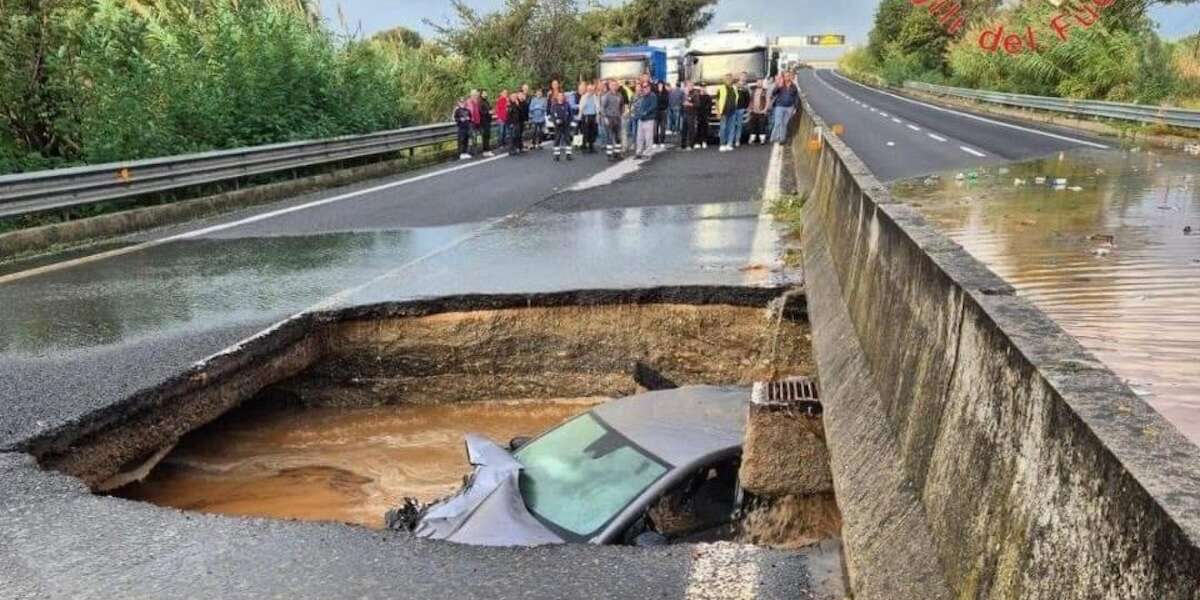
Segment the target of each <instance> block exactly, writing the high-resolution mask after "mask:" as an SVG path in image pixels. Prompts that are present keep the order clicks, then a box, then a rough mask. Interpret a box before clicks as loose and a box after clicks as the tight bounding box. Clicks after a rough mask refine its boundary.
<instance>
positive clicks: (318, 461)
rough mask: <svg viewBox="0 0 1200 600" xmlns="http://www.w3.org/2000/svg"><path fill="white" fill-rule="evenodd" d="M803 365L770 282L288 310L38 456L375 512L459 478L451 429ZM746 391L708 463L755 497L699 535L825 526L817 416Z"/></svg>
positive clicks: (543, 417)
mask: <svg viewBox="0 0 1200 600" xmlns="http://www.w3.org/2000/svg"><path fill="white" fill-rule="evenodd" d="M814 371H815V367H814V362H813V359H812V354H811V347H810V341H809V326H808V322H807V318H806V312H805V306H804V297H803V295H802V294H798V293H794V292H789V291H787V290H784V289H774V288H669V289H665V288H664V289H655V290H629V291H600V292H568V293H561V294H542V295H517V296H472V297H458V298H445V299H434V300H420V301H413V302H409V303H395V304H388V305H380V306H374V307H360V308H355V309H347V310H344V311H332V312H327V313H320V314H314V315H306V316H304V317H302V318H300V319H299V320H298V321H296V322H289V323H285V324H284V325H282V326H279V327H276V328H274V329H273V330H271V331H269V332H267V333H265V334H263V335H261V336H259V337H257V338H255V339H252V340H249V341H247V342H246V343H244V344H242V345H240V346H239V347H237V348H235V349H232V350H231V351H230V352H227V353H225V354H222V355H220V356H218V357H214V359H212V360H210V361H208V362H207V363H206V364H204V365H200V366H198V367H197V368H196V369H195V370H193V372H191V373H188V374H187V375H186V376H184V377H181V378H179V379H178V380H177V381H174V382H172V383H170V384H167V385H164V386H163V387H162V388H160V389H158V390H154V391H153V392H152V393H149V394H147V395H145V396H144V397H141V398H138V399H132V400H131V401H130V402H129V403H128V405H127V406H124V407H122V409H121V410H122V411H123V412H124V414H123V415H118V416H115V417H111V418H109V419H107V420H103V421H98V422H96V423H93V424H91V425H90V426H89V427H81V428H80V431H77V432H76V435H75V439H72V440H46V441H43V442H42V443H43V445H44V447H43V448H42V451H41V452H40V453H39V456H40V460H41V463H42V464H43V466H46V467H49V468H53V469H56V470H59V471H64V472H67V473H70V474H72V475H75V476H76V477H79V478H80V479H82V480H83V481H85V482H86V483H87V484H88V485H89V486H91V487H92V489H93V490H94V491H96V492H97V493H103V494H107V495H111V496H116V497H120V498H125V499H129V500H137V501H144V502H149V503H153V504H157V505H160V506H166V507H173V508H177V509H182V510H189V511H200V512H207V513H217V514H225V515H233V516H250V517H268V518H283V519H300V520H312V521H332V522H341V523H348V524H352V525H358V526H363V527H370V528H382V527H384V526H385V516H384V515H385V513H386V512H387V511H388V510H389V509H392V508H395V507H397V506H400V505H401V504H403V503H404V501H405V499H406V498H412V499H414V500H416V501H417V502H418V503H429V502H433V501H435V500H437V499H439V498H444V497H446V496H448V495H451V494H454V493H455V492H456V490H458V489H459V488H460V487H461V486H462V485H463V483H464V480H465V479H466V478H467V477H468V476H469V475H470V474H471V472H472V467H471V465H470V464H468V462H467V456H466V453H465V451H464V441H463V440H464V435H465V434H467V433H477V434H482V435H483V436H485V437H486V438H488V439H490V440H492V441H494V442H496V443H497V445H498V446H502V447H505V448H508V447H509V444H510V440H511V439H513V438H529V437H534V436H537V435H538V434H540V433H542V432H544V431H547V430H549V429H552V428H554V427H556V426H558V425H560V424H562V423H564V422H566V421H568V420H570V419H572V418H573V417H576V416H577V415H580V414H582V413H585V412H588V411H589V410H591V409H593V408H594V407H597V406H598V405H600V404H602V403H605V402H608V401H610V400H612V399H617V398H626V397H630V396H633V395H637V394H639V393H644V392H646V391H648V390H664V389H674V388H681V389H687V388H688V386H698V385H710V386H711V385H719V386H745V389H746V393H747V395H749V394H750V389H751V387H750V386H752V385H753V384H754V383H755V382H763V381H777V380H789V379H795V378H814V377H815V372H814ZM810 404H811V403H810ZM746 406H747V409H746V410H747V412H748V413H749V417H748V418H747V425H746V429H747V434H746V442H745V443H746V447H745V449H744V451H742V450H739V453H738V455H737V456H733V457H730V458H728V460H726V461H725V462H724V463H722V465H725V466H729V465H732V468H733V469H734V471H735V472H736V471H737V470H738V469H739V468H740V472H741V473H742V478H743V479H744V480H745V481H746V482H747V484H746V485H745V487H746V488H747V489H752V490H753V494H749V493H747V492H745V491H744V490H743V491H740V492H739V494H744V495H748V496H749V497H750V499H751V500H752V502H748V503H747V504H746V505H745V506H744V507H743V509H742V510H741V512H740V513H739V523H738V524H737V525H736V526H730V527H728V528H724V529H722V530H721V532H720V533H719V534H718V535H717V538H714V539H738V540H740V541H745V542H751V543H761V544H766V545H774V546H782V547H802V546H805V545H810V544H812V543H815V542H819V541H821V540H825V539H829V538H835V537H837V534H838V531H839V529H840V516H839V514H838V512H837V507H836V500H835V498H834V497H833V493H832V484H831V481H829V476H828V468H829V467H828V456H827V454H823V452H825V451H824V445H823V431H822V430H821V426H820V419H819V414H818V415H814V414H813V412H812V409H811V406H809V407H808V408H807V409H806V410H804V411H789V410H787V409H786V408H785V409H780V408H779V407H778V406H774V407H770V406H767V407H764V408H762V411H761V414H758V415H755V414H754V412H753V411H754V409H753V408H751V404H749V403H747V405H746ZM796 440H810V441H815V442H816V444H817V446H819V449H818V450H816V451H812V450H811V449H812V448H814V447H817V446H813V445H812V444H810V445H809V446H807V448H808V450H804V449H800V450H796V449H795V448H794V447H796V446H798V443H797V442H796ZM799 445H801V446H802V445H803V444H799ZM513 448H515V446H513ZM721 468H722V467H721V466H720V465H717V466H714V467H713V468H712V469H711V470H710V471H709V467H707V466H705V467H704V469H705V470H706V472H709V473H710V474H708V475H700V476H699V477H700V479H701V480H705V479H712V478H716V477H717V476H718V475H719V473H718V471H719V470H720V469H721ZM814 474H815V475H814ZM754 482H758V483H754ZM751 483H754V485H753V486H752V485H751ZM690 485H691V486H692V488H695V487H697V484H696V482H695V481H693V482H692V483H691V484H690ZM754 486H757V487H754ZM738 489H739V490H741V488H740V487H739V488H738ZM693 491H694V490H693ZM740 499H742V496H739V500H740ZM670 504H671V502H669V501H668V499H667V498H665V497H664V498H663V499H662V501H661V502H659V503H657V504H656V505H655V506H654V507H653V511H657V512H655V513H654V515H655V521H656V522H657V523H659V529H665V526H664V525H663V524H664V523H668V522H671V521H672V519H675V520H676V521H678V520H680V519H683V521H686V520H687V516H686V515H681V513H682V512H685V511H680V510H676V511H675V514H674V515H673V516H672V514H671V511H670V506H669V505H670ZM648 512H649V511H648ZM631 541H632V540H625V542H627V543H628V542H631ZM689 541H707V540H706V539H705V540H689Z"/></svg>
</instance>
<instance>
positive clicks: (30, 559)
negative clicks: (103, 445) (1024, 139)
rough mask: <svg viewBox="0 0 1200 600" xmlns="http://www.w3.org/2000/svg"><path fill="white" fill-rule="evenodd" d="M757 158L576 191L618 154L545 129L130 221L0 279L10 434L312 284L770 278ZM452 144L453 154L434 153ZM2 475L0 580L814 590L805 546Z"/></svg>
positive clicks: (428, 289)
mask: <svg viewBox="0 0 1200 600" xmlns="http://www.w3.org/2000/svg"><path fill="white" fill-rule="evenodd" d="M767 161H768V151H767V149H766V148H746V149H743V150H742V151H740V152H738V153H735V154H732V155H730V154H723V155H718V154H717V153H716V152H707V153H703V154H701V153H691V154H685V153H681V152H674V151H669V152H664V153H662V154H659V155H658V156H656V157H655V158H654V159H653V160H651V161H649V162H647V163H645V164H643V165H641V167H640V168H639V169H637V170H633V171H632V172H629V173H625V174H623V175H622V176H620V177H619V178H617V179H616V181H615V182H612V183H609V184H607V185H601V186H597V187H589V188H587V189H579V190H574V191H567V189H568V188H570V187H571V186H573V185H576V184H578V183H579V182H581V181H585V180H588V179H589V178H592V177H593V176H595V175H597V174H599V173H601V172H602V171H605V170H606V169H608V168H609V167H610V164H609V163H607V162H606V161H605V160H604V159H603V157H583V158H581V159H579V160H576V161H575V162H573V163H566V164H555V163H553V162H552V161H550V160H549V156H548V155H547V154H545V153H543V154H541V155H537V154H535V155H532V156H526V157H520V158H501V159H497V160H494V161H490V162H481V163H479V164H473V165H471V166H468V167H465V168H461V169H458V167H460V166H461V165H453V166H446V165H443V166H441V167H434V168H431V169H428V170H426V171H423V172H417V173H408V174H405V175H402V176H398V177H396V178H395V179H392V180H382V181H380V180H377V181H372V182H367V183H364V184H360V185H356V186H351V187H346V188H339V189H336V190H329V191H325V192H321V193H314V194H310V195H306V196H304V197H300V198H295V199H292V200H289V201H285V202H280V203H276V204H273V205H269V206H264V207H257V208H252V209H247V210H243V211H238V212H235V213H230V214H227V215H223V216H221V217H219V218H212V219H207V220H203V221H199V222H195V223H190V224H188V225H185V226H176V227H171V228H164V229H161V230H157V231H154V232H150V233H146V234H139V235H135V236H130V237H128V238H124V239H122V240H119V241H117V242H116V243H109V244H106V245H105V247H104V248H103V249H104V250H111V249H113V248H124V249H126V250H129V249H133V250H134V251H128V252H127V253H124V254H120V255H117V256H112V257H109V258H104V259H102V260H92V261H85V262H82V263H81V264H73V265H69V266H64V267H63V268H57V269H54V270H51V271H49V272H45V273H40V274H37V275H33V276H29V277H23V278H19V279H16V280H12V281H7V282H4V283H0V306H2V307H4V308H3V317H4V318H3V319H2V320H0V372H3V373H4V377H3V378H2V379H0V398H3V402H0V448H7V449H9V450H12V449H14V448H17V447H19V446H20V445H21V444H22V442H24V441H26V440H29V439H31V438H32V437H36V436H38V435H40V434H46V433H47V432H53V431H54V430H55V429H56V428H61V427H66V426H69V425H70V424H72V423H76V422H79V421H81V420H86V419H87V418H88V416H89V415H92V414H96V413H97V412H98V411H103V410H104V409H106V408H110V407H112V406H114V405H116V404H117V403H119V402H120V401H121V399H123V398H127V397H129V396H131V395H132V394H134V393H135V392H137V391H139V390H145V389H149V388H152V387H154V386H155V385H157V384H159V383H161V382H163V381H166V380H168V379H169V378H171V377H173V376H176V375H178V374H179V373H181V372H183V371H184V370H186V369H187V368H188V366H190V365H192V364H194V363H196V362H197V361H201V360H203V359H205V358H206V357H209V356H211V355H213V354H215V353H218V352H220V351H221V350H223V349H225V348H228V347H230V346H232V345H234V344H236V343H238V342H239V341H241V340H244V339H246V338H248V337H250V336H252V335H254V334H256V333H258V332H260V331H262V330H264V329H265V328H267V327H270V326H271V325H272V324H274V323H277V322H279V321H281V320H283V319H286V318H288V317H289V316H291V315H293V314H296V313H297V312H301V311H305V310H307V309H310V308H312V307H314V306H317V305H322V306H347V305H360V304H369V303H374V302H382V301H396V300H404V299H411V298H417V297H427V296H433V295H442V294H449V293H461V292H476V293H483V292H539V291H557V290H568V289H579V288H602V287H606V288H640V287H649V286H656V285H700V284H721V285H767V284H769V283H778V280H777V278H778V277H779V276H778V275H772V274H771V273H770V272H764V271H763V270H761V269H753V270H749V271H747V270H745V267H747V266H751V265H757V264H766V263H772V262H773V261H774V260H775V258H776V256H777V250H776V246H775V243H776V241H775V240H776V234H775V231H774V228H773V225H772V223H771V221H770V219H769V218H767V217H765V216H764V215H763V214H762V213H761V202H759V200H758V199H759V198H760V197H761V190H762V185H763V180H764V176H765V174H766V167H767ZM447 168H453V169H458V170H454V171H452V172H450V173H445V174H441V175H438V173H440V172H442V171H444V170H446V169H447ZM426 176H427V177H426ZM422 177H424V178H422ZM414 178H417V179H418V180H416V181H411V182H409V183H402V184H401V183H398V182H405V181H410V180H412V179H414ZM389 186H390V187H389ZM330 200H332V201H330ZM324 201H330V202H328V203H325V204H320V205H312V206H310V205H311V204H313V203H320V202H324ZM287 210H292V212H286V213H283V214H278V213H280V212H281V211H287ZM166 238H171V241H168V242H165V243H163V242H162V240H164V239H166ZM145 244H148V245H147V246H145V247H143V246H139V245H145ZM86 254H87V253H86V252H84V253H80V252H74V253H72V254H71V255H70V256H64V260H75V259H78V258H79V257H80V256H83V255H86ZM50 263H53V261H52V260H51V261H46V260H43V261H41V264H50ZM12 271H13V269H10V270H9V271H8V272H10V273H11V272H12ZM0 482H2V485H0V597H3V598H5V599H7V598H43V597H46V598H110V597H124V598H262V597H281V598H514V597H522V598H564V597H576V598H592V597H605V598H678V597H693V598H721V597H759V598H797V597H799V598H804V597H810V596H809V592H807V591H806V590H807V589H808V584H807V577H808V576H807V572H808V570H807V569H806V567H805V561H806V559H805V558H804V557H802V556H800V555H798V554H795V553H787V552H774V551H766V550H762V549H756V548H751V547H741V546H734V545H722V546H716V547H711V546H708V547H705V546H700V547H692V546H687V547H684V546H680V547H667V548H658V549H634V548H595V547H589V546H562V547H553V548H539V549H532V550H530V549H522V550H518V549H502V548H474V547H463V546H456V545H451V544H445V543H438V542H423V541H414V540H411V539H409V538H407V537H406V536H403V535H400V534H393V533H388V532H379V531H372V530H367V529H362V528H358V527H353V526H348V525H337V524H319V523H300V522H290V521H273V520H266V519H240V518H229V517H219V516H209V515H200V514H193V513H185V512H181V511H177V510H173V509H164V508H159V507H154V506H151V505H148V504H143V503H138V502H131V501H127V500H122V499H117V498H110V497H103V496H96V495H93V494H91V493H89V491H88V490H87V489H86V487H84V486H83V485H82V484H80V483H79V482H78V481H77V480H74V479H73V478H70V477H67V476H62V475H57V474H52V473H47V472H44V471H42V470H40V469H39V468H38V467H37V466H36V464H34V463H33V461H32V459H30V458H29V457H28V456H26V455H24V454H21V453H19V452H10V453H8V454H3V453H0Z"/></svg>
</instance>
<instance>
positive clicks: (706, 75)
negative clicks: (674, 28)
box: [684, 23, 779, 131]
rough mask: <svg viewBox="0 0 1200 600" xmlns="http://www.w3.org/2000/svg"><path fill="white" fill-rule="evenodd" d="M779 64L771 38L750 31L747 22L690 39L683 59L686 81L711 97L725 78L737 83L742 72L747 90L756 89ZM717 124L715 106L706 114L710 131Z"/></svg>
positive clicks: (732, 24) (774, 71)
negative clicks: (747, 81)
mask: <svg viewBox="0 0 1200 600" xmlns="http://www.w3.org/2000/svg"><path fill="white" fill-rule="evenodd" d="M778 61H779V58H778V56H777V55H776V54H775V53H774V52H773V51H772V46H771V38H769V37H768V36H766V35H763V34H758V33H755V32H753V31H752V30H751V28H750V26H749V25H747V24H746V23H730V24H729V25H726V26H725V27H723V28H722V29H721V30H720V31H718V32H717V33H715V34H711V35H701V36H697V37H695V38H693V39H692V42H691V44H690V45H689V46H688V50H687V53H686V55H685V56H684V66H685V67H686V70H687V73H686V79H688V80H691V81H692V83H694V84H696V85H702V86H704V87H705V89H707V90H708V92H709V93H710V94H716V93H717V88H719V87H720V86H721V84H722V83H724V80H725V76H726V75H730V74H732V75H733V76H734V80H735V81H736V79H737V77H738V76H739V75H741V74H742V73H743V72H744V73H746V74H747V76H748V78H749V81H750V87H751V88H755V87H757V85H758V81H759V80H762V79H764V78H770V77H774V76H775V74H776V73H777V72H778V68H779V64H778ZM719 123H720V115H717V114H716V113H715V106H714V114H712V115H709V125H710V128H711V129H712V130H713V131H715V128H716V127H718V126H719Z"/></svg>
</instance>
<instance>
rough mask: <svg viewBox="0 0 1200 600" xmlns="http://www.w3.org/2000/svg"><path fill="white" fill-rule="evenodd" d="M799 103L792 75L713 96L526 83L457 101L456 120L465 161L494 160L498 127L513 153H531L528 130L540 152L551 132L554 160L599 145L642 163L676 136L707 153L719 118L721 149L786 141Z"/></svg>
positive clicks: (744, 81) (621, 85) (614, 85)
mask: <svg viewBox="0 0 1200 600" xmlns="http://www.w3.org/2000/svg"><path fill="white" fill-rule="evenodd" d="M799 102H800V91H799V89H798V88H797V87H796V83H795V79H794V76H793V74H792V73H787V72H785V73H782V74H780V75H779V77H777V78H775V79H773V80H766V79H764V80H762V81H759V82H757V84H756V85H751V84H750V83H749V82H748V75H747V74H746V73H742V74H741V75H740V76H738V77H737V80H736V82H735V79H734V75H733V74H730V75H727V76H726V77H725V82H724V84H722V85H721V86H719V87H718V88H717V90H716V94H710V93H709V92H708V90H707V89H706V88H705V87H704V86H702V85H693V84H692V82H690V81H688V82H684V83H683V84H682V85H679V86H675V85H673V84H670V83H666V82H652V81H651V80H650V76H649V75H643V76H642V77H641V78H640V79H638V80H637V81H625V82H620V81H616V80H608V81H600V80H597V81H594V82H582V83H580V84H579V86H578V88H577V89H576V90H574V91H570V92H564V91H563V89H562V85H561V83H560V82H559V81H557V80H555V81H552V82H551V83H550V87H549V89H546V90H543V89H540V88H539V89H538V90H536V91H534V92H532V93H531V92H530V89H529V86H528V85H523V86H521V87H520V89H518V90H516V91H513V92H511V93H510V92H509V90H501V92H500V96H499V97H498V98H497V99H496V104H495V107H494V108H493V106H492V104H491V102H490V100H489V99H488V96H487V92H485V91H479V90H476V91H472V92H471V95H470V96H468V97H466V98H462V99H460V100H459V102H458V106H457V108H456V109H455V111H454V121H455V123H457V125H458V149H459V158H460V159H461V160H470V159H471V158H473V157H474V155H473V154H472V148H476V149H477V150H478V151H479V152H480V153H481V154H482V156H489V157H490V156H494V155H495V154H494V153H493V151H492V147H491V136H492V129H493V126H494V125H497V124H498V125H499V128H500V139H499V141H498V145H499V146H500V147H505V146H507V147H508V148H509V152H510V154H514V155H520V154H524V153H525V152H526V147H525V144H526V140H525V138H526V131H527V130H528V131H529V132H530V134H531V139H532V140H533V143H532V148H533V149H541V147H542V142H543V140H545V139H546V134H547V132H549V131H551V130H552V133H553V139H554V146H553V148H554V160H555V161H559V160H562V159H563V158H565V159H566V160H568V161H570V160H572V159H573V158H574V155H573V151H574V148H575V147H578V148H579V149H580V150H581V151H582V152H584V153H587V154H592V153H595V152H596V151H597V150H596V144H597V142H599V143H600V144H602V145H603V146H604V153H605V155H606V156H607V157H608V159H609V160H620V159H621V158H622V157H623V156H625V155H626V154H628V153H629V152H630V151H631V150H632V151H633V153H634V157H635V158H637V159H644V158H647V157H648V156H649V154H650V151H651V149H653V148H659V149H661V148H664V147H665V146H666V143H667V138H668V136H670V135H675V136H678V138H679V148H681V149H683V150H693V149H695V148H697V147H700V148H707V147H708V139H709V117H710V116H712V115H714V114H715V115H716V116H718V117H719V118H720V129H719V138H720V144H721V145H720V150H721V151H722V152H729V151H732V150H733V149H734V148H735V147H737V146H740V145H741V141H742V139H743V138H744V137H745V138H746V139H747V140H748V142H749V143H752V144H753V143H757V144H765V143H767V141H768V139H769V140H770V141H771V142H774V143H777V144H782V143H784V142H785V141H786V139H787V130H788V123H789V122H790V121H791V118H792V116H793V115H794V114H795V110H796V106H797V105H798V104H799ZM714 109H715V113H714Z"/></svg>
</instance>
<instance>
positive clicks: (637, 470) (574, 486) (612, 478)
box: [514, 413, 667, 538]
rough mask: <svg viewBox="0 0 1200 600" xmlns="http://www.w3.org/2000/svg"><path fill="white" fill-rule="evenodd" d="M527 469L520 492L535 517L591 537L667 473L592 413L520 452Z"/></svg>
mask: <svg viewBox="0 0 1200 600" xmlns="http://www.w3.org/2000/svg"><path fill="white" fill-rule="evenodd" d="M514 456H515V457H516V459H517V460H518V461H520V463H521V464H522V465H523V466H524V467H525V468H524V469H523V470H522V472H521V478H520V486H521V495H522V496H524V498H525V506H526V507H527V508H528V509H529V511H530V512H532V513H533V514H534V515H536V516H538V517H539V518H541V519H543V520H545V521H548V522H550V523H552V524H553V525H555V526H557V527H558V528H559V529H562V530H565V531H567V532H569V533H571V534H574V535H576V536H579V537H581V538H586V537H590V536H591V535H594V534H595V533H596V532H598V531H599V530H600V528H601V527H604V525H605V524H607V523H608V522H609V521H611V520H612V519H613V518H614V517H616V516H617V514H618V513H620V512H621V510H622V509H624V508H625V507H626V506H628V505H629V503H630V502H632V501H633V500H634V499H635V498H637V497H638V495H640V494H641V493H642V492H643V491H645V490H646V488H648V487H650V485H651V484H653V483H654V482H655V481H657V480H658V478H659V477H662V475H663V474H664V473H666V472H667V465H665V464H663V463H662V461H660V460H658V459H657V458H655V457H654V456H652V455H650V454H647V453H646V452H644V451H643V450H641V449H639V448H637V447H636V446H634V445H633V443H632V442H630V441H629V440H628V439H627V438H625V437H624V436H622V435H621V434H619V433H617V432H616V431H613V430H612V429H610V428H609V427H607V426H606V425H605V424H604V423H602V422H601V421H600V420H599V419H597V418H596V417H595V416H593V415H592V414H590V413H587V414H583V415H581V416H579V417H576V418H574V419H572V420H571V421H568V422H567V423H564V424H563V425H561V426H559V427H558V428H556V429H553V430H551V431H550V432H548V433H546V434H545V435H543V436H541V437H539V438H538V439H536V440H534V441H532V442H530V443H529V444H527V445H525V446H523V447H522V448H521V449H520V450H518V451H517V452H516V453H515V454H514Z"/></svg>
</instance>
